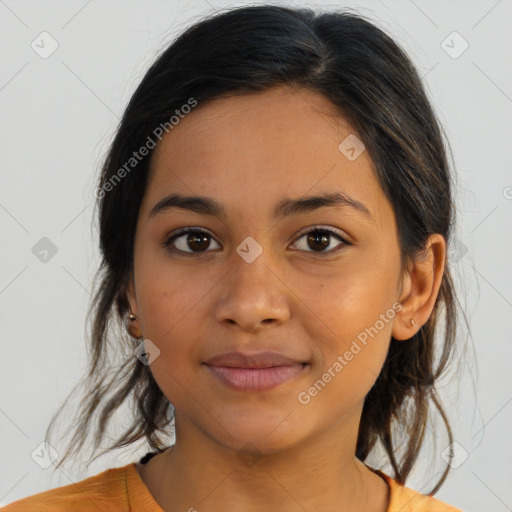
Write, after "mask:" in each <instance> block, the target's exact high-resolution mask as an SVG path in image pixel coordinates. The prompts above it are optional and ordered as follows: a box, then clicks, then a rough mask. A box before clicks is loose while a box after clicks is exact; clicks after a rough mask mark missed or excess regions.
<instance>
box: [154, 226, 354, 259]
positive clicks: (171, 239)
mask: <svg viewBox="0 0 512 512" xmlns="http://www.w3.org/2000/svg"><path fill="white" fill-rule="evenodd" d="M317 232H318V233H325V234H327V235H328V236H332V237H334V238H336V239H338V240H339V241H340V242H342V244H341V246H338V248H335V249H331V250H329V251H305V252H309V253H312V254H319V255H323V254H333V253H335V252H338V251H339V250H340V249H342V248H343V246H347V245H352V244H351V243H350V242H348V241H347V240H346V239H345V238H343V237H342V236H341V235H340V234H339V233H338V232H337V231H334V230H332V229H328V228H322V227H319V226H315V227H313V228H304V229H303V230H301V231H300V232H299V234H298V237H297V239H296V240H300V239H301V238H302V237H303V236H304V235H309V234H311V233H317ZM188 234H196V235H207V236H209V237H210V238H213V239H214V240H215V238H214V237H213V236H212V235H211V234H210V233H208V231H204V230H202V229H199V228H180V229H178V230H177V231H175V232H174V233H173V234H172V235H171V236H169V237H168V238H166V240H165V241H164V242H163V243H162V245H163V246H164V248H165V249H166V250H168V251H169V252H172V253H181V254H186V255H198V256H200V255H203V254H206V253H207V252H211V251H208V250H206V251H181V250H180V249H175V250H170V249H169V246H171V245H172V243H173V242H174V241H175V240H176V239H178V238H180V237H182V236H183V235H188ZM217 243H219V242H217Z"/></svg>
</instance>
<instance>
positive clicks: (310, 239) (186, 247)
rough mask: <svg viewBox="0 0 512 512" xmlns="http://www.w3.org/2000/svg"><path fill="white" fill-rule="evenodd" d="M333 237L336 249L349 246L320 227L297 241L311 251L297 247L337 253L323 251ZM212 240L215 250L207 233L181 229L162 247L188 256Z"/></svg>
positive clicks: (332, 233) (308, 231)
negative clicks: (302, 242) (302, 241)
mask: <svg viewBox="0 0 512 512" xmlns="http://www.w3.org/2000/svg"><path fill="white" fill-rule="evenodd" d="M333 237H334V238H336V239H337V240H339V241H340V242H341V243H340V244H339V245H338V247H342V246H345V245H351V244H350V242H348V241H347V240H345V239H344V238H343V237H342V236H341V235H340V234H339V233H338V232H337V231H334V230H332V229H327V228H322V227H315V228H313V229H311V228H305V230H302V232H301V234H300V236H299V238H298V240H300V239H301V238H305V240H306V246H309V247H313V250H312V251H308V250H307V249H305V248H304V246H303V247H302V249H301V248H300V247H299V249H300V250H305V251H306V252H317V253H332V252H336V251H339V250H340V249H330V250H328V251H326V250H325V249H326V248H329V246H330V245H331V242H332V238H333ZM212 240H213V241H214V243H215V244H217V245H218V247H215V249H218V248H219V247H220V244H219V243H218V242H217V241H215V239H214V238H213V236H212V235H210V233H208V232H207V231H204V230H202V229H199V228H181V229H179V230H177V231H176V232H174V233H173V234H172V235H171V236H170V237H169V238H167V239H166V240H165V241H164V242H163V246H164V247H165V248H166V249H167V250H168V251H169V252H173V253H179V252H184V253H189V254H194V253H196V254H200V253H203V252H208V251H207V249H209V248H210V246H211V241H212ZM296 243H297V242H296ZM190 249H192V250H190ZM316 249H320V250H316Z"/></svg>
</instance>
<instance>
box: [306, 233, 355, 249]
mask: <svg viewBox="0 0 512 512" xmlns="http://www.w3.org/2000/svg"><path fill="white" fill-rule="evenodd" d="M333 238H335V239H337V240H339V241H340V242H341V243H340V244H338V246H337V247H338V248H334V249H332V248H331V249H330V250H326V249H328V248H329V246H330V245H331V243H332V241H333V240H332V239H333ZM301 239H305V241H306V243H305V244H303V246H302V249H301V250H305V251H306V252H316V253H332V252H336V251H338V250H340V249H341V248H342V247H343V246H345V245H350V243H349V242H347V241H346V240H345V239H344V238H343V237H342V236H341V235H339V234H338V233H337V232H336V231H333V230H331V229H325V228H315V229H310V230H309V231H307V232H305V233H303V234H302V235H301V236H300V237H299V239H298V240H301ZM304 245H305V247H304ZM308 248H309V249H312V250H309V251H308V250H307V249H308Z"/></svg>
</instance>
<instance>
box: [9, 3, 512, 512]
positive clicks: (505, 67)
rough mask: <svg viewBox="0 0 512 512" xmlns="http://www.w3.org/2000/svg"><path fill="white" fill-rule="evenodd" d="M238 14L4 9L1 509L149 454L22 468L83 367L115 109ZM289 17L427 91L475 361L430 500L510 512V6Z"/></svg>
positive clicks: (212, 7) (214, 6) (79, 6)
mask: <svg viewBox="0 0 512 512" xmlns="http://www.w3.org/2000/svg"><path fill="white" fill-rule="evenodd" d="M255 3H259V2H255ZM278 3H279V2H278ZM280 3H282V4H283V5H287V4H286V3H284V2H280ZM242 4H247V3H246V2H236V3H227V2H224V1H221V0H208V1H207V0H204V1H202V0H194V1H190V2H186V1H162V0H158V1H157V0H152V1H144V2H142V1H126V0H125V1H109V2H107V1H100V0H88V1H87V0H82V1H67V2H50V1H31V2H28V1H15V0H5V1H3V0H2V1H0V52H1V53H0V55H1V65H0V141H1V160H0V166H1V182H0V229H1V231H0V233H1V265H0V318H1V322H0V340H1V363H0V364H1V366H0V433H1V435H0V453H1V454H2V455H1V464H0V504H7V503H10V502H12V501H14V500H16V499H19V498H22V497H24V496H28V495H29V494H34V493H36V492H39V491H42V490H46V489H49V488H53V487H56V486H60V485H66V484H69V483H71V482H72V481H77V480H79V479H82V478H85V477H86V476H89V475H93V474H96V473H98V472H99V471H102V470H103V469H106V468H108V467H112V466H114V465H116V466H119V465H122V464H125V463H128V462H131V461H134V460H137V458H138V457H140V456H142V454H144V453H145V452H146V450H145V447H144V446H139V447H138V448H137V450H135V451H134V450H132V451H126V452H123V453H115V454H112V455H108V456H106V457H104V458H102V459H101V461H100V462H99V463H98V464H96V465H93V466H91V467H90V469H89V472H88V474H87V475H84V474H80V475H74V474H73V472H71V471H70V472H66V473H63V472H56V473H54V474H52V473H51V468H47V469H44V468H42V467H40V465H38V464H37V463H36V462H35V461H34V459H33V458H32V456H31V454H32V453H34V451H35V450H37V449H40V448H39V447H40V445H41V443H42V442H43V441H44V433H45V430H46V427H47V424H48V422H49V420H50V418H51V417H52V415H53V414H54V413H55V411H56V410H57V409H58V408H59V407H60V406H61V405H62V403H63V400H64V399H65V397H66V396H67V395H68V393H69V391H70V390H71V388H72V387H73V386H74V385H75V384H76V383H77V382H78V379H79V377H80V376H81V375H82V373H83V371H84V370H85V368H86V362H87V358H86V348H85V337H86V336H85V332H86V327H85V313H86V310H87V307H88V304H89V301H90V300H91V288H92V278H93V274H94V272H95V270H96V267H97V265H98V263H99V250H98V238H97V229H96V227H95V225H93V217H92V214H93V204H94V195H93V191H94V187H95V185H96V178H97V175H98V170H99V165H100V164H101V162H102V159H103V157H104V155H105V151H106V149H107V146H108V143H109V142H110V140H111V138H112V136H113V134H114V131H115V128H116V125H117V123H118V120H119V118H120V117H121V115H122V112H123V109H124V108H125V106H126V104H127V102H128V100H129V98H130V96H131V94H132V93H133V92H134V90H135V88H136V86H137V85H138V82H139V80H140V79H141V78H142V76H143V74H144V72H145V71H146V69H147V67H148V66H149V64H150V63H151V62H152V61H153V59H154V58H155V56H156V55H157V53H158V52H159V51H160V50H161V48H162V47H163V46H164V45H166V44H168V43H169V42H170V41H171V40H172V38H173V37H174V36H175V35H177V34H178V33H180V32H181V31H182V30H183V29H184V28H186V27H187V26H188V25H190V24H191V23H193V22H195V21H197V19H199V18H200V17H201V16H203V15H206V14H209V13H213V12H215V11H216V10H218V9H221V8H225V7H227V6H235V5H242ZM293 5H297V6H298V5H307V6H310V7H319V8H335V9H341V8H350V9H353V10H356V11H358V12H361V13H362V14H364V15H366V16H368V17H370V18H371V19H373V20H375V22H376V23H377V24H378V25H379V26H381V27H382V28H383V29H385V30H386V31H388V32H389V33H390V34H391V35H392V36H393V37H394V38H395V39H396V40H397V41H398V42H399V43H400V44H401V45H402V46H403V47H404V48H405V49H406V50H407V51H408V53H409V54H410V56H411V57H412V59H413V61H414V62H415V64H416V65H417V67H418V69H419V70H420V73H421V74H422V76H423V78H424V81H425V83H426V86H427V89H428V92H429V95H430V97H431V100H432V102H433V104H434V106H435V108H436V111H437V112H438V115H439V118H440V120H441V122H442V124H443V126H444V129H445V131H446V133H447V135H448V138H449V140H450V144H451V147H452V151H453V156H454V161H455V168H456V173H457V175H458V180H459V184H460V186H459V187H458V189H457V191H456V196H457V203H458V204H457V205H458V208H459V212H458V214H459V223H458V226H457V237H456V241H455V242H456V243H455V244H454V246H453V247H452V248H451V251H452V252H451V254H452V255H453V256H454V257H453V260H454V262H455V263H456V268H455V269H454V271H455V273H456V275H457V276H458V277H457V283H458V289H459V294H460V298H461V305H462V306H463V307H464V308H465V310H466V314H467V317H468V322H469V326H470V330H469V331H467V330H464V329H462V330H461V334H460V336H459V338H460V343H469V345H468V347H469V348H468V350H467V351H466V352H467V356H468V358H467V361H465V358H461V360H460V361H461V363H460V368H459V370H460V371H459V373H458V375H457V376H456V377H455V378H454V379H452V381H451V383H449V382H447V384H446V386H445V387H443V389H442V395H441V396H442V397H444V398H445V400H446V403H447V404H448V405H447V409H448V414H449V418H450V420H451V423H452V428H453V431H454V437H455V440H456V443H457V444H456V445H455V447H454V453H455V455H456V463H454V464H453V466H454V467H453V468H452V470H451V471H450V474H449V476H448V479H447V481H446V482H445V484H444V485H443V487H442V488H441V490H440V491H439V492H438V493H437V494H436V496H437V497H438V498H439V499H442V500H444V501H447V502H448V503H450V504H453V505H455V506H457V507H459V508H461V509H463V510H464V511H467V512H478V511H482V510H485V511H486V512H506V511H507V510H512V488H511V486H510V483H511V482H512V465H511V463H510V461H511V460H512V436H511V435H510V432H511V427H512V403H511V402H512V376H511V375H512V339H511V334H510V333H511V328H512V321H511V318H512V273H511V272H510V263H511V261H512V258H511V256H512V242H511V233H512V230H511V224H512V223H511V220H512V171H511V168H512V167H511V164H512V151H511V146H512V65H511V55H512V26H511V24H512V2H510V1H506V0H501V1H500V0H498V1H496V0H491V1H484V0H481V1H467V0H458V1H453V0H452V1H426V0H414V1H413V0H400V1H397V0H396V1H390V0H388V1H384V2H377V1H365V2H338V3H324V2H316V3H315V2H309V3H307V4H306V3H302V2H294V3H293ZM42 33H47V34H42ZM42 39H43V40H44V43H41V40H42ZM38 41H39V42H38ZM52 45H53V46H52ZM54 48H56V49H55V50H54V51H53V53H51V55H46V54H45V52H50V51H52V50H53V49H54ZM41 247H43V248H45V250H48V251H49V252H48V253H46V254H47V256H45V258H46V261H42V259H41ZM43 259H44V258H43ZM472 347H473V348H472ZM473 350H474V353H473ZM70 419H73V418H70ZM430 430H431V433H432V434H433V436H434V437H436V438H437V441H438V448H437V451H436V452H432V453H433V454H434V455H432V457H434V459H433V460H434V463H433V464H431V463H430V462H424V463H423V465H422V467H419V468H418V471H415V473H414V474H413V475H412V478H411V479H410V480H408V481H407V485H408V486H410V487H413V488H415V489H417V490H419V491H421V492H424V491H425V490H428V489H429V488H430V487H431V482H429V478H430V477H428V478H427V477H426V476H425V474H426V472H428V470H429V469H431V467H434V466H437V471H440V469H442V468H443V467H444V463H443V459H442V457H443V455H442V452H443V450H444V451H445V453H446V448H447V447H446V440H445V436H444V434H443V431H442V429H441V428H440V427H439V425H438V426H435V425H434V426H433V427H430ZM443 443H444V444H443ZM56 448H57V449H58V447H56ZM428 453H429V452H425V454H426V455H425V457H424V458H423V460H424V461H428V460H430V459H428V458H427V455H428ZM420 466H421V465H420ZM430 476H435V473H431V475H430ZM434 480H436V478H434Z"/></svg>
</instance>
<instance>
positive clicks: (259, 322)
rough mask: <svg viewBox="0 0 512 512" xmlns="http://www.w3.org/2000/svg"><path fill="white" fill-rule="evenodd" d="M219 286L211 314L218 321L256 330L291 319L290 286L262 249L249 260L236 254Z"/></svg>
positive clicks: (243, 328)
mask: <svg viewBox="0 0 512 512" xmlns="http://www.w3.org/2000/svg"><path fill="white" fill-rule="evenodd" d="M219 285H220V288H221V290H222V291H221V293H220V295H219V297H218V299H217V302H216V306H215V312H214V313H215V318H216V320H217V321H218V322H220V323H224V324H226V325H228V326H229V325H238V327H239V328H240V329H242V330H244V331H247V332H255V331H259V330H261V329H264V328H266V327H267V326H277V325H280V324H282V323H284V322H286V321H287V320H288V319H289V318H290V310H289V304H288V300H287V299H288V295H287V292H289V288H287V286H286V283H284V282H283V280H282V278H281V277H280V276H279V273H278V271H276V270H275V265H272V268H271V265H270V261H269V259H268V258H266V257H265V251H264V252H263V253H262V254H261V255H260V256H259V257H258V258H257V259H256V260H255V261H253V262H252V263H247V262H246V261H244V260H243V259H242V258H240V257H239V256H238V255H236V259H235V262H234V265H233V266H232V268H231V270H230V271H229V272H228V274H227V275H226V276H225V277H224V279H223V280H222V281H221V283H219Z"/></svg>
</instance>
